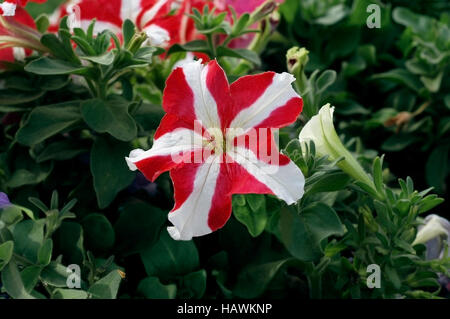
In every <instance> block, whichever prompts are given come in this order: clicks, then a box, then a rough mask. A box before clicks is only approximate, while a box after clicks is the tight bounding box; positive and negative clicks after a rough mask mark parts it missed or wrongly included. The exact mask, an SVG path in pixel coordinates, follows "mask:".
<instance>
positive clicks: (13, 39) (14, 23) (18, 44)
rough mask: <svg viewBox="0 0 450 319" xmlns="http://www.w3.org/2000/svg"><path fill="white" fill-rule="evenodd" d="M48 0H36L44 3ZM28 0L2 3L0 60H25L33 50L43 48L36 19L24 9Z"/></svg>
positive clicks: (0, 10) (0, 7) (0, 9)
mask: <svg viewBox="0 0 450 319" xmlns="http://www.w3.org/2000/svg"><path fill="white" fill-rule="evenodd" d="M45 1H46V0H34V1H33V2H38V3H43V2H45ZM26 4H27V1H26V0H14V1H13V0H8V1H5V2H2V3H0V61H8V62H14V60H23V59H24V58H25V57H26V56H27V55H30V54H31V53H32V50H41V51H42V50H43V51H45V48H43V47H42V45H41V43H40V36H41V35H40V33H39V32H38V31H37V30H36V24H35V23H34V19H33V18H32V17H31V16H30V15H29V14H28V12H27V11H26V10H25V9H23V6H25V5H26Z"/></svg>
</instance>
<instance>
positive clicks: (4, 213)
mask: <svg viewBox="0 0 450 319" xmlns="http://www.w3.org/2000/svg"><path fill="white" fill-rule="evenodd" d="M22 219H23V214H22V211H21V210H20V208H19V207H17V206H15V205H11V206H9V207H6V208H3V209H1V210H0V220H1V221H2V222H4V223H5V225H6V226H10V225H14V224H17V223H18V222H20V221H21V220H22Z"/></svg>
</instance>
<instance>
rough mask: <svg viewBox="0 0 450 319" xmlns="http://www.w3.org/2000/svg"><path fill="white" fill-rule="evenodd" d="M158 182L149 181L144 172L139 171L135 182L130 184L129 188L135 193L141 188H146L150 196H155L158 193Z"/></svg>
mask: <svg viewBox="0 0 450 319" xmlns="http://www.w3.org/2000/svg"><path fill="white" fill-rule="evenodd" d="M157 187H158V186H157V184H156V183H152V182H149V181H148V180H147V179H146V178H145V176H144V174H142V173H141V172H138V173H137V174H136V178H135V179H134V181H133V183H132V184H131V185H130V186H129V188H128V190H129V191H130V192H131V193H132V194H133V193H136V192H138V191H139V190H144V191H145V192H146V193H147V194H148V195H149V196H151V197H154V196H156V195H157V193H158V190H157Z"/></svg>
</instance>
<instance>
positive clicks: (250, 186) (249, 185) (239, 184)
mask: <svg viewBox="0 0 450 319" xmlns="http://www.w3.org/2000/svg"><path fill="white" fill-rule="evenodd" d="M227 169H228V174H229V176H230V179H231V181H232V185H233V186H232V189H231V192H232V194H273V192H272V191H271V190H270V189H269V188H268V187H267V186H266V185H264V184H263V183H261V182H260V181H258V180H257V179H256V178H255V177H254V176H253V175H251V174H249V172H247V170H246V169H245V168H244V167H242V166H241V165H239V164H238V163H228V164H227Z"/></svg>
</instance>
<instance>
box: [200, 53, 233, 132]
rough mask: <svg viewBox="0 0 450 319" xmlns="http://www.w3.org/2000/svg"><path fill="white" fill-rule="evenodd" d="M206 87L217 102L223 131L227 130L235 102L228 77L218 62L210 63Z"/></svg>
mask: <svg viewBox="0 0 450 319" xmlns="http://www.w3.org/2000/svg"><path fill="white" fill-rule="evenodd" d="M206 86H207V87H208V90H209V92H210V93H211V95H212V96H213V97H214V100H215V101H216V104H217V112H218V115H219V118H220V124H221V126H222V130H225V129H226V128H227V125H228V124H229V122H228V120H229V116H228V114H229V112H230V110H231V109H232V108H233V101H232V99H231V95H230V86H229V85H228V80H227V76H226V75H225V72H224V71H223V69H222V68H221V67H220V66H219V64H218V63H217V61H216V60H213V61H211V62H209V63H208V74H207V76H206Z"/></svg>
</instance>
